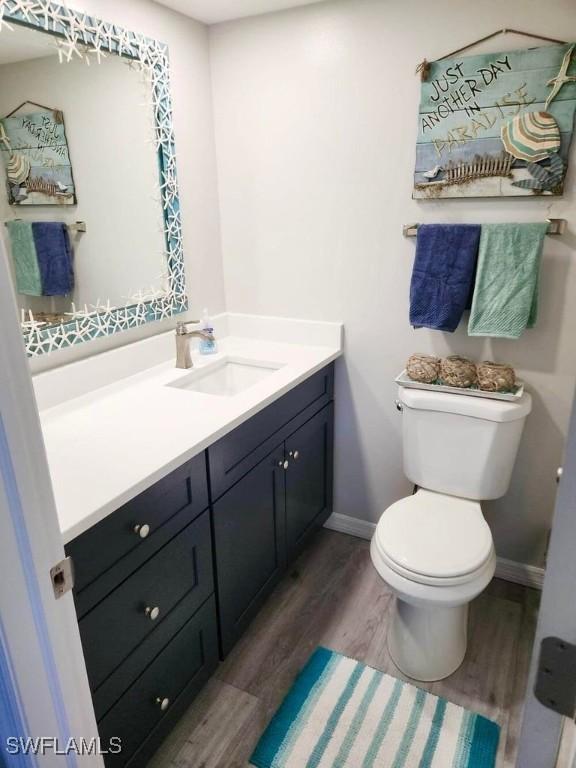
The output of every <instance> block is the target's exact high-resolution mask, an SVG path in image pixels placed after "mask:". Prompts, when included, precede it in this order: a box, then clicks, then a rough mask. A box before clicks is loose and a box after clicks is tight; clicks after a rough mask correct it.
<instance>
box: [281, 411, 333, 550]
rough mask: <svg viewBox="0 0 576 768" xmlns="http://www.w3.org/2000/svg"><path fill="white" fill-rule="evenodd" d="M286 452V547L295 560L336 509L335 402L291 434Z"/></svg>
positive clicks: (287, 441)
mask: <svg viewBox="0 0 576 768" xmlns="http://www.w3.org/2000/svg"><path fill="white" fill-rule="evenodd" d="M285 452H286V460H287V461H288V468H287V469H286V472H285V475H284V477H285V481H286V548H287V557H288V559H289V560H291V559H293V558H294V557H296V555H297V554H298V553H299V552H300V550H301V549H302V548H303V546H304V545H305V544H306V542H307V541H308V539H309V538H310V536H311V535H312V534H313V533H314V532H315V531H317V530H318V528H319V527H320V526H322V525H323V524H324V523H325V522H326V519H327V518H328V516H329V515H330V513H331V512H332V484H333V483H332V479H333V464H334V459H333V456H334V406H333V404H330V405H327V406H326V407H325V408H323V409H322V410H321V411H320V413H317V414H316V416H313V417H312V418H311V419H310V420H309V421H307V422H306V424H304V425H303V426H302V427H300V429H298V430H297V431H296V432H294V434H292V435H290V437H289V438H288V439H287V440H286V447H285Z"/></svg>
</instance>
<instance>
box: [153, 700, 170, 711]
mask: <svg viewBox="0 0 576 768" xmlns="http://www.w3.org/2000/svg"><path fill="white" fill-rule="evenodd" d="M156 704H158V706H159V707H160V709H161V710H162V712H166V710H167V709H168V707H169V706H170V699H161V698H160V696H157V697H156Z"/></svg>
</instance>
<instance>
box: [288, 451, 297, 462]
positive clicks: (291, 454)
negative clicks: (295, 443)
mask: <svg viewBox="0 0 576 768" xmlns="http://www.w3.org/2000/svg"><path fill="white" fill-rule="evenodd" d="M288 455H289V456H290V458H291V459H294V461H298V459H299V458H300V451H290V453H289V454H288Z"/></svg>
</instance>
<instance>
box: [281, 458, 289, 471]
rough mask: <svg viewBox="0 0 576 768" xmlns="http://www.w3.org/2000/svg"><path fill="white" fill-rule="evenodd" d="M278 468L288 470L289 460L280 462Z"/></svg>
mask: <svg viewBox="0 0 576 768" xmlns="http://www.w3.org/2000/svg"><path fill="white" fill-rule="evenodd" d="M278 466H279V467H280V469H288V467H289V466H290V463H289V461H288V459H286V460H285V461H279V462H278Z"/></svg>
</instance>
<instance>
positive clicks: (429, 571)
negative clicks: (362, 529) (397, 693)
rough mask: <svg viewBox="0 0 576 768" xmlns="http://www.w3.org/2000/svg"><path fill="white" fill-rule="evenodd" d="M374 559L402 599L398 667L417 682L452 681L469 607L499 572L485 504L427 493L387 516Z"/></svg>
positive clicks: (394, 625)
mask: <svg viewBox="0 0 576 768" xmlns="http://www.w3.org/2000/svg"><path fill="white" fill-rule="evenodd" d="M370 554H371V557H372V562H373V563H374V566H375V567H376V570H377V571H378V573H379V574H380V576H381V577H382V578H383V579H384V581H385V582H386V583H387V584H388V586H389V587H390V588H391V589H392V591H393V592H394V594H395V598H396V602H395V605H394V609H393V615H392V620H391V624H390V628H389V631H388V649H389V652H390V656H391V657H392V661H393V662H394V664H395V665H396V666H397V667H398V669H399V670H400V671H401V672H402V673H403V674H405V675H407V676H408V677H411V678H414V679H416V680H422V681H426V682H430V681H433V680H441V679H443V678H445V677H448V676H449V675H451V674H452V673H453V672H455V671H456V670H457V669H458V667H459V666H460V665H461V663H462V661H463V660H464V656H465V654H466V646H467V631H468V629H467V627H468V605H469V603H470V601H471V600H473V599H474V598H475V597H477V596H478V595H479V594H480V593H481V592H482V591H483V590H484V589H485V588H486V586H487V585H488V583H489V582H490V580H491V579H492V577H493V576H494V570H495V568H496V556H495V552H494V545H493V543H492V535H491V533H490V529H489V527H488V525H487V523H486V521H485V520H484V518H483V516H482V511H481V509H480V504H479V503H478V502H475V501H469V500H467V499H460V498H457V497H454V496H446V495H444V494H441V493H435V492H433V491H427V490H424V489H422V490H419V491H418V492H417V493H416V494H414V495H413V496H409V497H407V498H405V499H400V501H397V502H396V503H395V504H393V505H392V506H390V507H388V509H387V510H386V511H385V512H384V514H383V515H382V517H381V518H380V522H379V523H378V526H377V528H376V532H375V534H374V536H373V538H372V543H371V547H370Z"/></svg>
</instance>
